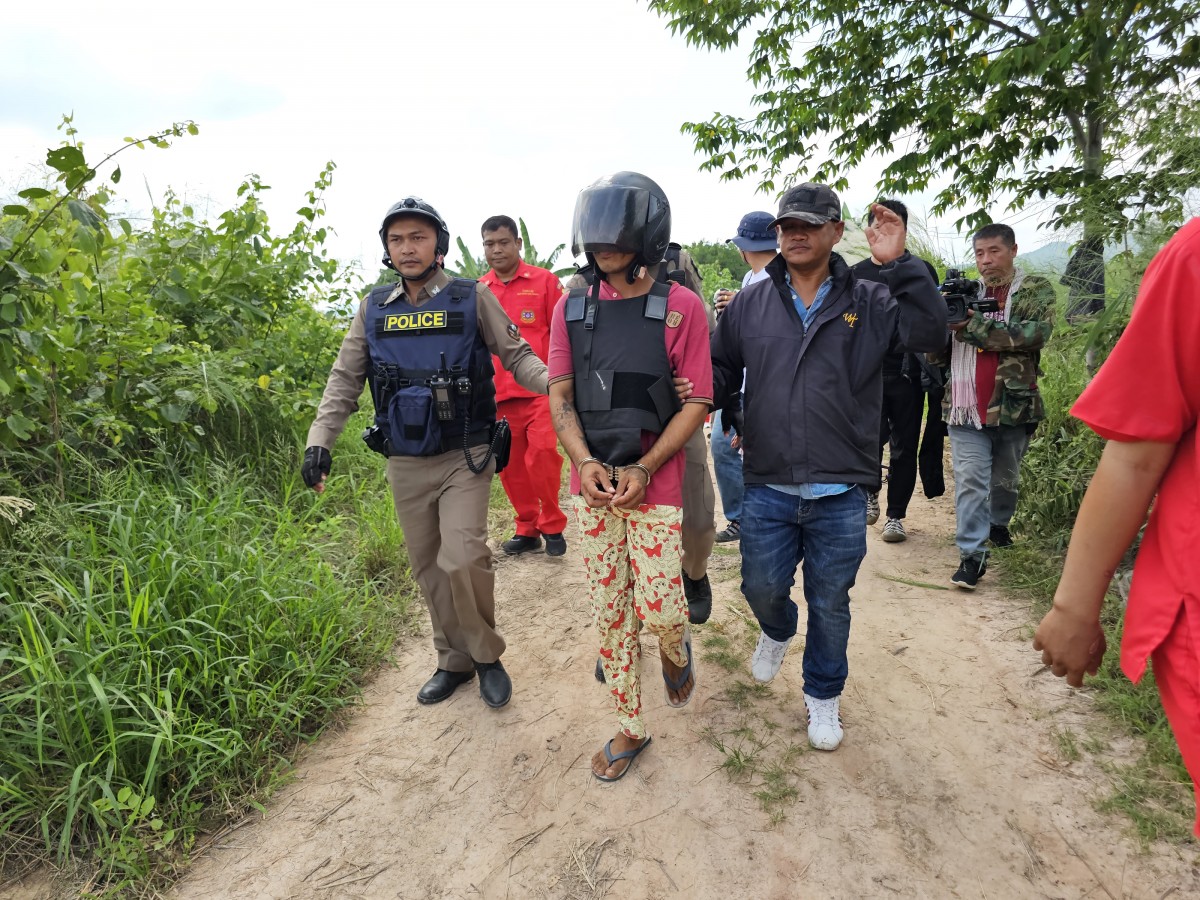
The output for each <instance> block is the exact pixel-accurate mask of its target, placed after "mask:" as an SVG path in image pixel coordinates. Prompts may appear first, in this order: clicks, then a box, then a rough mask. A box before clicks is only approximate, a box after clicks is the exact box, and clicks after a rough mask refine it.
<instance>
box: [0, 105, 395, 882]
mask: <svg viewBox="0 0 1200 900" xmlns="http://www.w3.org/2000/svg"><path fill="white" fill-rule="evenodd" d="M64 130H65V137H66V140H65V141H64V143H63V145H62V146H61V147H58V148H55V149H53V150H51V151H50V152H49V153H48V154H47V158H46V163H47V165H48V167H49V169H50V171H51V172H52V173H53V174H52V176H51V177H50V178H49V179H48V181H47V183H46V185H45V186H44V187H34V188H29V189H26V190H24V191H21V192H20V194H19V196H18V197H17V198H14V202H11V203H9V204H8V205H6V206H5V207H4V210H3V214H2V216H0V696H3V698H4V702H3V703H0V759H3V760H4V762H3V765H0V834H3V835H4V836H5V840H4V842H3V843H2V844H0V873H3V874H9V873H11V871H12V870H13V868H15V867H21V866H24V865H25V864H26V863H27V862H28V861H30V860H37V859H42V858H48V859H51V860H53V861H55V862H57V863H58V864H60V865H62V866H64V867H66V868H68V869H69V868H74V867H79V868H80V869H81V870H82V871H84V873H85V877H86V878H87V879H88V880H89V881H90V883H91V884H92V885H93V888H92V889H93V892H94V893H95V894H99V895H105V894H116V893H121V892H123V891H127V890H132V889H133V886H137V889H138V890H143V889H144V887H145V885H146V884H147V879H149V880H150V881H151V882H153V880H154V879H156V878H160V877H166V876H168V875H169V874H170V873H171V872H172V871H173V870H174V869H175V868H176V867H177V866H179V865H181V864H182V863H183V862H185V861H186V859H187V856H188V854H189V852H190V851H191V849H192V848H193V846H194V842H195V841H196V838H197V835H198V834H200V833H201V831H202V830H204V829H216V828H218V827H220V825H221V824H222V821H223V819H224V818H225V817H228V816H234V817H236V816H239V815H241V814H242V813H243V812H244V811H245V810H246V809H247V807H248V806H249V805H253V804H255V803H258V802H259V801H260V800H261V799H262V798H264V797H265V796H266V794H267V793H268V792H269V791H270V789H271V788H272V787H273V786H274V785H275V784H276V783H277V782H278V780H279V778H281V777H283V776H285V775H286V772H287V767H288V760H289V759H291V758H292V757H293V756H294V754H295V751H296V748H297V744H298V743H299V742H301V741H303V740H306V739H308V738H310V737H311V736H313V735H315V734H317V733H319V732H320V731H321V729H322V728H324V727H325V726H326V725H327V724H328V723H329V722H330V721H332V720H333V719H334V717H335V716H336V714H337V711H338V710H339V709H341V708H343V707H345V706H346V705H347V704H350V703H353V702H354V701H355V698H356V696H357V685H358V682H359V681H360V680H361V679H362V678H363V677H364V676H365V675H366V673H368V672H369V671H370V670H371V669H372V668H373V667H375V666H376V665H378V663H379V662H380V660H381V659H382V658H383V657H384V655H385V654H386V653H387V652H388V649H389V648H390V646H391V645H392V642H393V641H394V640H395V637H396V632H397V629H398V627H399V626H400V624H401V623H402V622H403V621H404V617H405V613H406V610H407V608H408V604H409V601H410V598H411V593H412V589H411V582H410V580H409V570H408V566H407V560H406V558H405V556H404V551H403V537H402V535H401V534H400V531H399V528H398V526H397V525H396V523H395V517H394V514H393V512H392V510H391V504H390V500H389V494H388V491H387V490H386V487H385V485H384V484H383V475H382V467H381V466H380V465H379V464H378V460H377V458H374V457H372V456H371V455H370V454H369V452H368V451H367V450H366V449H365V447H363V445H362V443H361V441H358V440H357V439H356V437H351V438H350V439H348V440H346V441H343V442H341V443H339V446H338V447H337V448H335V456H336V459H337V463H336V465H337V468H338V475H339V477H338V478H337V479H336V480H335V481H334V483H333V484H331V486H330V490H329V491H328V492H327V493H326V494H325V495H323V496H321V497H318V496H317V495H315V494H313V493H312V492H311V491H307V490H305V489H304V487H303V484H302V483H301V482H300V480H299V478H298V476H297V474H296V473H297V467H298V462H299V459H298V448H299V447H301V446H302V429H303V428H305V427H307V425H308V424H309V422H310V421H311V419H312V416H313V412H314V409H315V407H316V405H317V402H318V400H319V397H320V392H321V389H322V385H323V383H324V379H325V375H326V373H327V372H328V371H329V368H330V366H331V365H332V362H333V359H334V356H335V354H336V352H337V348H338V346H339V344H340V342H341V338H342V335H343V333H344V331H345V328H346V321H347V316H348V315H349V313H350V310H351V307H352V301H353V295H352V293H351V292H350V285H351V283H352V281H353V280H354V279H353V278H352V277H351V273H350V272H348V271H347V270H346V269H345V268H344V267H343V266H341V265H340V264H338V263H337V262H336V261H334V260H333V259H331V258H330V257H329V256H328V255H327V253H326V251H325V248H324V242H325V239H326V237H327V232H326V229H325V228H324V227H322V225H321V220H322V217H323V215H324V211H325V210H324V205H323V200H322V195H323V193H324V191H325V190H326V189H327V188H328V186H329V184H330V183H331V179H332V177H333V171H334V167H333V165H332V164H329V165H327V166H326V167H325V168H324V170H323V171H322V172H321V173H320V174H319V175H318V176H317V179H316V181H315V183H314V185H313V188H312V190H310V191H308V192H307V193H306V195H305V196H304V197H303V199H302V201H301V204H300V206H299V208H298V209H297V212H296V218H295V221H294V223H292V224H290V225H288V226H285V227H284V228H283V229H275V228H273V227H272V225H271V223H270V222H269V221H268V218H267V215H266V213H265V211H264V207H263V195H264V193H265V192H266V191H267V190H269V187H268V186H267V185H266V184H264V183H263V182H262V181H261V180H260V179H259V178H257V177H255V176H250V177H249V178H247V180H246V181H245V182H244V183H243V184H242V185H241V187H240V188H239V189H238V193H237V198H238V199H237V202H236V204H235V205H234V206H233V207H232V208H230V209H228V210H226V211H224V212H222V213H221V214H220V215H219V216H217V217H216V218H215V219H214V220H213V221H211V222H210V221H206V220H204V219H201V218H200V217H198V216H197V215H196V212H195V210H194V209H192V208H191V207H190V206H188V205H187V204H186V203H184V202H182V201H181V200H180V199H179V198H178V197H176V196H175V195H173V194H170V193H168V194H167V196H166V198H165V199H164V200H163V201H162V202H161V203H160V204H159V205H158V206H157V207H156V208H155V209H154V210H153V212H152V214H151V216H150V217H149V219H147V220H144V221H136V220H132V219H129V218H122V217H120V216H118V215H116V214H114V213H113V212H112V210H113V209H114V208H117V203H116V192H117V190H118V186H119V183H120V177H121V176H120V169H119V167H118V163H119V155H120V154H121V153H123V152H137V151H138V149H139V148H145V147H147V146H148V145H154V146H159V147H165V146H167V145H168V143H169V142H170V141H171V140H175V139H177V138H182V137H185V136H186V135H188V134H189V133H195V130H196V129H195V126H194V125H192V124H191V123H180V124H177V125H173V126H172V127H171V128H169V129H166V130H164V131H163V132H161V133H159V134H156V135H153V136H151V137H148V138H145V139H142V140H135V139H130V140H129V141H128V143H127V144H126V146H125V147H123V148H120V149H119V150H117V151H116V152H115V153H113V154H110V155H109V156H108V157H106V158H105V159H104V160H102V161H101V162H99V163H96V164H93V163H91V162H90V161H89V158H88V156H87V155H86V154H85V148H84V147H83V145H82V143H81V142H80V141H79V140H78V139H77V135H76V134H75V131H74V129H73V127H72V126H71V123H70V120H69V119H67V120H66V121H65V122H64ZM18 200H19V201H20V202H17V201H18ZM363 416H365V414H360V418H361V417H363ZM356 425H357V426H358V429H361V427H362V423H361V422H359V421H354V422H352V423H351V426H350V429H349V432H350V433H351V435H356V434H357V431H356V428H355V426H356ZM0 880H3V879H2V878H0Z"/></svg>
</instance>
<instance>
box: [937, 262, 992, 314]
mask: <svg viewBox="0 0 1200 900" xmlns="http://www.w3.org/2000/svg"><path fill="white" fill-rule="evenodd" d="M938 290H939V291H941V293H942V296H943V297H944V298H945V300H946V321H947V322H948V323H950V324H951V325H956V324H958V323H959V322H965V321H966V320H967V310H969V309H973V310H975V312H978V313H989V312H999V311H1000V304H999V303H998V302H997V301H995V300H990V299H985V298H984V297H983V296H982V294H983V285H982V284H980V283H979V282H978V281H975V280H974V279H973V278H967V277H965V276H964V275H963V273H962V272H961V271H960V270H958V269H948V270H947V271H946V280H945V281H943V282H942V283H941V285H940V286H939V287H938Z"/></svg>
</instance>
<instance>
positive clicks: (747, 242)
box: [725, 211, 778, 253]
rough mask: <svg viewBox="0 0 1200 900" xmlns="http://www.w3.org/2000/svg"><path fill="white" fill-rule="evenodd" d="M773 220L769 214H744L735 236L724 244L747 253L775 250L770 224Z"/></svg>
mask: <svg viewBox="0 0 1200 900" xmlns="http://www.w3.org/2000/svg"><path fill="white" fill-rule="evenodd" d="M774 218H775V217H774V216H772V215H771V214H770V213H769V212H761V211H755V212H752V213H746V214H745V215H744V216H742V221H741V222H739V223H738V230H737V235H736V236H735V237H731V238H730V239H729V240H727V241H726V242H725V243H727V244H733V245H734V246H735V247H737V248H738V249H739V250H745V251H746V252H747V253H765V252H766V251H768V250H775V249H777V247H778V239H777V238H776V237H775V229H774V227H773V226H772V224H771V220H772V219H774Z"/></svg>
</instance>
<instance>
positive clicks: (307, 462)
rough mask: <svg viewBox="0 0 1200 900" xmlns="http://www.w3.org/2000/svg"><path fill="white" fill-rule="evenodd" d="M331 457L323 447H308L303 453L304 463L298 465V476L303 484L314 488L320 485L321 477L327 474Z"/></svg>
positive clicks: (331, 461) (331, 460)
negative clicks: (302, 480)
mask: <svg viewBox="0 0 1200 900" xmlns="http://www.w3.org/2000/svg"><path fill="white" fill-rule="evenodd" d="M332 463H333V457H332V456H330V455H329V451H328V450H326V449H325V448H324V447H309V448H308V449H307V450H305V451H304V462H303V463H302V464H301V465H300V475H301V477H302V478H303V479H304V483H305V484H306V485H308V486H309V487H310V488H311V487H316V486H317V485H318V484H320V483H321V476H322V475H328V474H329V467H330V465H331V464H332Z"/></svg>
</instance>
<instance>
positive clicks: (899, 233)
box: [867, 203, 905, 265]
mask: <svg viewBox="0 0 1200 900" xmlns="http://www.w3.org/2000/svg"><path fill="white" fill-rule="evenodd" d="M904 238H905V234H904V222H903V221H902V220H901V219H900V217H899V216H898V215H896V214H895V213H894V212H892V211H891V210H890V209H888V208H887V207H886V206H881V205H880V204H878V203H873V204H871V224H870V225H868V226H867V243H868V244H869V245H870V247H871V255H872V256H874V257H875V259H877V260H878V261H879V262H880V263H881V264H883V265H887V264H888V263H890V262H892V260H896V259H899V258H900V257H901V256H903V255H904Z"/></svg>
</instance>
